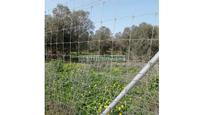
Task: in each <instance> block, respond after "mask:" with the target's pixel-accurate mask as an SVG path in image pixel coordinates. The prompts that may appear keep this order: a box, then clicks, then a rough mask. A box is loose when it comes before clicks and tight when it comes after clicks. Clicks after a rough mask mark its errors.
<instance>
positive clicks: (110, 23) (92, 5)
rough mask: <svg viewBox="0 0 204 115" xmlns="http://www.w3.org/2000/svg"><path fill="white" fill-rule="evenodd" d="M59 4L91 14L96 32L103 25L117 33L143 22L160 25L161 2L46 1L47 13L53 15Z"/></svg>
mask: <svg viewBox="0 0 204 115" xmlns="http://www.w3.org/2000/svg"><path fill="white" fill-rule="evenodd" d="M57 4H63V5H65V6H68V7H69V8H70V9H71V11H73V10H85V11H88V12H90V16H89V17H90V19H91V20H92V21H93V22H94V26H95V30H96V29H98V28H99V27H101V26H102V25H103V26H106V27H108V28H110V29H111V31H112V33H116V32H122V31H123V29H124V28H125V27H130V26H131V25H138V24H140V23H142V22H146V23H150V24H152V25H159V18H158V17H159V16H158V13H159V12H158V11H159V0H45V13H46V14H51V12H52V9H53V8H55V7H56V6H57Z"/></svg>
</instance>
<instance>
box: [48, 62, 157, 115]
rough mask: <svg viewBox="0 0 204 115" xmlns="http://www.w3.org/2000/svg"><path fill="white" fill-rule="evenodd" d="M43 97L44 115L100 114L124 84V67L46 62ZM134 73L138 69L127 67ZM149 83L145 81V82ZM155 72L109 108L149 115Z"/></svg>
mask: <svg viewBox="0 0 204 115" xmlns="http://www.w3.org/2000/svg"><path fill="white" fill-rule="evenodd" d="M45 69H46V77H45V100H46V114H47V115H54V114H60V115H66V114H73V115H81V114H83V115H96V114H100V113H101V112H102V111H103V110H104V109H105V108H106V107H107V106H108V105H109V104H110V103H111V101H112V100H113V99H114V98H115V97H116V96H117V95H118V94H119V93H120V91H121V90H122V89H123V88H124V87H125V86H126V85H127V83H128V81H127V80H126V79H125V77H124V76H125V73H126V71H127V70H126V68H125V67H123V66H119V65H113V67H112V70H111V71H110V70H109V69H105V68H104V70H101V71H99V70H97V68H94V67H90V65H87V64H79V63H78V64H77V63H64V64H63V63H62V61H51V62H49V63H46V68H45ZM128 72H129V73H131V74H134V75H136V73H137V72H138V68H133V67H132V68H131V67H129V68H128ZM146 82H148V84H147V83H146ZM157 94H158V74H151V76H148V77H147V79H143V80H142V81H141V83H140V85H138V87H135V88H133V89H132V90H131V91H130V92H129V93H128V95H127V96H125V98H123V99H122V101H121V102H120V103H119V104H118V105H117V106H116V107H115V108H114V109H113V110H112V111H111V113H110V114H111V115H118V114H122V113H124V114H138V113H139V114H151V112H152V111H153V109H152V108H153V107H154V106H158V102H157V100H158V95H157Z"/></svg>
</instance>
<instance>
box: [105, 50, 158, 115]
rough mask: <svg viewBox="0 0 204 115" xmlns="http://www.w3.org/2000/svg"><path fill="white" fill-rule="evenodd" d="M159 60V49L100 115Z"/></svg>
mask: <svg viewBox="0 0 204 115" xmlns="http://www.w3.org/2000/svg"><path fill="white" fill-rule="evenodd" d="M158 60H159V51H158V52H157V53H156V54H155V55H154V57H152V59H151V60H150V61H149V62H148V63H147V64H146V65H145V66H144V67H143V68H142V70H140V72H139V73H138V74H137V75H136V76H135V77H134V78H133V80H132V81H131V82H130V83H129V84H128V85H127V86H126V87H125V88H124V89H123V90H122V92H120V94H119V95H118V96H117V97H116V98H115V99H114V100H113V101H112V103H111V104H110V105H109V106H108V107H107V108H106V109H105V110H104V111H103V112H102V113H101V115H106V114H108V113H109V112H110V111H111V109H112V108H113V107H114V106H115V105H116V104H117V103H118V102H119V101H120V100H121V99H122V98H123V97H124V96H125V95H126V94H127V93H128V91H129V90H130V89H131V88H133V87H134V85H135V84H136V83H137V82H138V81H139V80H140V79H142V78H143V77H144V75H145V74H146V73H147V72H148V70H149V69H151V68H152V67H153V66H154V65H155V64H156V62H157V61H158Z"/></svg>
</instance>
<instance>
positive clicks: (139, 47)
mask: <svg viewBox="0 0 204 115" xmlns="http://www.w3.org/2000/svg"><path fill="white" fill-rule="evenodd" d="M77 1H78V2H79V1H80V0H75V1H71V0H61V1H48V2H49V3H53V4H54V3H55V2H56V3H60V4H58V5H56V7H55V8H52V9H46V10H47V11H46V15H45V61H46V63H45V72H46V73H45V114H47V115H97V114H98V115H99V114H101V113H102V111H104V110H105V109H106V108H107V107H108V105H109V104H110V103H111V102H112V100H114V99H115V97H117V95H118V94H119V93H120V92H121V91H122V90H123V88H124V87H125V86H126V85H127V84H128V83H129V82H130V81H131V80H132V79H133V77H134V76H135V75H136V74H137V73H138V72H139V71H140V70H141V69H142V67H143V66H144V65H145V64H146V63H147V61H149V60H150V59H151V58H152V56H154V55H155V54H156V52H157V51H158V50H159V26H158V25H156V24H148V23H145V22H144V23H142V22H141V23H140V21H139V20H142V19H144V17H146V18H152V19H153V20H154V21H158V13H157V12H156V11H155V12H154V11H153V12H150V13H149V12H147V13H142V14H140V15H130V16H114V14H113V18H110V19H106V18H105V17H104V15H105V14H106V13H107V12H105V8H106V5H107V7H108V4H109V3H110V2H111V0H96V1H91V2H86V4H79V5H77V3H78V2H77ZM128 1H129V0H128ZM128 1H126V2H128ZM113 3H117V2H113ZM116 5H117V4H116ZM99 6H100V7H99ZM71 7H72V8H71ZM97 10H101V12H100V13H99V12H97V13H99V14H100V16H101V17H99V20H97V21H92V20H91V19H92V18H93V17H97V16H98V15H96V12H95V11H97ZM48 12H49V13H48ZM124 20H125V22H127V23H129V24H128V25H131V26H128V25H127V26H124V29H123V31H122V32H118V31H116V30H117V29H116V28H117V25H119V24H120V23H122V22H123V21H124ZM107 25H108V26H109V27H107ZM94 27H97V28H96V29H94ZM110 28H111V29H110ZM158 71H159V70H158V64H157V65H156V66H154V68H153V69H152V70H151V71H149V72H148V73H147V75H146V77H145V78H144V79H142V80H141V81H140V82H139V83H138V84H137V85H136V87H134V88H133V89H132V90H130V91H129V92H128V94H127V95H125V97H124V98H123V99H122V100H121V101H120V102H119V103H118V104H117V105H116V106H115V107H114V108H113V109H112V110H111V111H110V113H109V114H110V115H133V114H136V115H141V114H142V115H143V114H144V115H146V114H147V115H151V114H152V115H154V114H158V82H159V76H158Z"/></svg>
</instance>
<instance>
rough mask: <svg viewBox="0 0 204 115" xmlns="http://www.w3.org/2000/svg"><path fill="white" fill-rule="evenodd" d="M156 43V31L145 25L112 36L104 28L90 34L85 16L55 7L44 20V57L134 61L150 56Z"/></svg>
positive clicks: (157, 30)
mask: <svg viewBox="0 0 204 115" xmlns="http://www.w3.org/2000/svg"><path fill="white" fill-rule="evenodd" d="M158 39H159V27H158V26H153V25H151V24H147V23H141V24H140V25H138V26H136V25H133V26H131V27H126V28H125V29H124V30H123V32H119V33H116V34H115V35H113V34H112V32H111V30H110V29H109V28H107V27H105V26H102V27H100V28H99V29H98V30H96V31H95V32H94V24H93V22H92V21H91V20H90V19H89V12H86V11H83V10H79V11H72V12H71V11H70V9H69V8H68V7H67V6H63V5H57V7H56V8H54V9H53V12H52V15H46V16H45V44H46V46H45V48H46V56H49V55H50V54H52V55H53V54H54V55H55V56H57V55H58V56H68V55H71V53H72V52H77V53H78V54H77V55H80V54H79V53H84V52H89V53H92V54H100V55H104V54H111V53H112V54H123V55H127V54H128V55H129V56H130V58H131V59H134V58H136V57H141V56H145V55H147V54H148V55H150V56H151V55H153V54H154V53H155V52H156V51H157V50H158V48H159V43H158ZM51 58H52V57H51Z"/></svg>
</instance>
